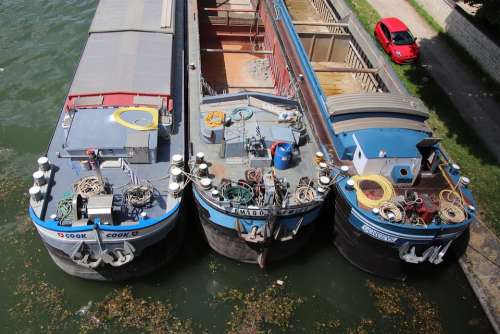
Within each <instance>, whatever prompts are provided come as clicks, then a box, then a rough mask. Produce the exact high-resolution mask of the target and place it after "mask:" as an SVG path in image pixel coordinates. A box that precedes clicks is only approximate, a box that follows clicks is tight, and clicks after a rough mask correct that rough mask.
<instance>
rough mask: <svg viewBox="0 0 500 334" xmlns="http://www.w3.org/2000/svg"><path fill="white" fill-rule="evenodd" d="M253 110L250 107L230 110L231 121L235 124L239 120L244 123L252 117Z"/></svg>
mask: <svg viewBox="0 0 500 334" xmlns="http://www.w3.org/2000/svg"><path fill="white" fill-rule="evenodd" d="M254 110H255V109H254V108H252V107H250V106H245V107H237V108H234V109H233V110H231V119H232V120H233V121H236V122H237V121H241V120H244V121H246V120H248V119H250V118H251V117H252V116H253V113H254Z"/></svg>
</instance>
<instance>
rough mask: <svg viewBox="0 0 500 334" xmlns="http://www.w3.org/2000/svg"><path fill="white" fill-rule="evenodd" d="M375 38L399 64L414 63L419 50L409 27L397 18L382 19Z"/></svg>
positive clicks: (378, 24)
mask: <svg viewBox="0 0 500 334" xmlns="http://www.w3.org/2000/svg"><path fill="white" fill-rule="evenodd" d="M374 35H375V38H376V39H377V40H378V41H379V42H380V44H381V45H382V47H383V48H384V50H385V52H387V53H388V54H389V56H390V57H391V59H392V60H393V61H394V62H395V63H397V64H408V63H413V62H415V61H416V60H417V59H418V55H419V48H418V45H417V43H416V42H415V41H416V39H415V37H413V35H412V34H411V32H410V30H409V29H408V27H407V26H406V25H405V24H404V23H403V22H401V20H399V19H397V18H395V17H388V18H384V19H381V20H380V21H378V22H377V24H376V25H375V31H374Z"/></svg>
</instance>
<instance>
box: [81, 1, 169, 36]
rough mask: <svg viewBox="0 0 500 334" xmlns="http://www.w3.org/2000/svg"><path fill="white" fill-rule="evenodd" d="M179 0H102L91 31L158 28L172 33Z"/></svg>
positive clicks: (160, 30) (152, 29) (157, 29)
mask: <svg viewBox="0 0 500 334" xmlns="http://www.w3.org/2000/svg"><path fill="white" fill-rule="evenodd" d="M174 1H175V0H100V1H99V5H98V7H97V10H96V13H95V16H94V20H93V21H92V25H91V27H90V33H96V32H110V31H131V30H134V31H156V32H166V33H172V32H173V27H174V16H173V12H174V9H175V8H174V7H175V6H174Z"/></svg>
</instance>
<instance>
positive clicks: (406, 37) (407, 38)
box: [392, 31, 415, 45]
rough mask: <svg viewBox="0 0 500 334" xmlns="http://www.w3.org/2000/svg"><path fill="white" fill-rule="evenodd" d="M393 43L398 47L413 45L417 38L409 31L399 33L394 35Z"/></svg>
mask: <svg viewBox="0 0 500 334" xmlns="http://www.w3.org/2000/svg"><path fill="white" fill-rule="evenodd" d="M392 41H393V42H394V44H396V45H406V44H413V42H415V38H414V37H413V35H412V34H411V33H410V32H409V31H397V32H393V33H392Z"/></svg>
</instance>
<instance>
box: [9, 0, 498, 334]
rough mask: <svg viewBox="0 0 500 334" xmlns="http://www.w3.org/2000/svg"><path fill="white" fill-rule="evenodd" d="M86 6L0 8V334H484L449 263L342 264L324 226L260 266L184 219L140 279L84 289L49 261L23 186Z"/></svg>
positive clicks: (90, 0) (54, 1)
mask: <svg viewBox="0 0 500 334" xmlns="http://www.w3.org/2000/svg"><path fill="white" fill-rule="evenodd" d="M95 4H96V3H95V1H94V0H80V1H74V0H72V1H69V0H39V1H27V0H2V1H1V2H0V24H1V28H0V212H1V215H0V232H1V233H2V235H3V238H2V242H1V243H0V280H1V281H0V330H1V332H2V333H17V332H21V333H38V332H56V333H57V332H68V331H72V332H88V331H90V332H101V331H102V330H106V331H108V332H144V331H146V332H148V331H149V332H161V331H170V332H183V331H185V332H196V333H225V332H245V333H255V332H259V331H263V332H268V331H269V332H273V333H274V332H276V333H282V332H290V333H328V332H336V333H387V332H391V333H392V332H394V333H440V332H445V333H492V329H491V327H490V325H489V323H488V320H487V318H486V316H485V315H484V313H483V311H482V309H481V307H480V305H479V303H478V301H477V299H476V298H475V296H474V294H473V292H472V290H471V288H470V287H469V285H468V283H467V280H466V278H465V277H464V275H463V273H462V272H461V270H460V268H459V267H458V265H457V264H456V263H450V264H448V265H444V266H441V267H440V268H437V269H434V270H431V271H429V272H425V273H421V274H418V275H416V276H414V277H412V278H411V279H410V280H409V281H408V282H406V283H399V282H391V281H385V280H381V279H377V278H375V277H372V276H370V275H368V274H365V273H363V272H361V271H359V270H357V269H355V268H353V267H352V266H350V265H349V264H348V263H347V262H346V261H345V260H344V259H343V258H342V257H341V256H340V254H339V253H338V252H337V251H336V249H335V248H334V247H333V245H332V243H331V239H330V234H329V233H328V227H327V226H326V224H324V226H322V227H321V228H320V230H319V232H318V233H317V234H316V235H315V236H314V239H313V241H312V242H311V243H310V244H309V245H308V246H307V247H306V249H305V250H304V251H303V252H301V253H300V254H298V255H297V256H295V257H294V258H293V259H290V260H289V261H285V262H283V263H280V264H278V265H276V266H273V267H272V268H269V269H268V270H265V271H262V270H259V269H258V268H257V267H256V266H252V265H244V264H239V263H236V262H233V261H230V260H227V259H224V258H222V257H220V256H217V255H216V254H214V253H213V252H212V251H210V249H209V248H208V247H207V246H206V245H205V243H204V241H203V240H202V239H201V237H200V235H199V231H198V229H197V227H196V225H195V223H194V222H196V219H194V218H195V217H191V218H193V219H189V222H190V223H191V225H192V226H190V233H189V236H188V238H187V240H186V243H185V246H184V247H183V249H182V251H181V252H180V254H179V255H178V256H177V257H176V259H175V260H174V261H173V263H171V264H170V265H168V266H167V267H165V268H163V269H162V270H160V271H159V272H156V273H154V274H152V275H150V276H148V277H146V278H143V279H141V280H137V281H132V282H126V283H123V284H110V283H99V282H90V281H84V280H81V279H77V278H73V277H70V276H68V275H66V274H64V273H63V272H62V271H60V270H59V269H58V268H57V267H56V266H55V265H54V264H53V263H52V261H51V260H50V258H49V256H48V254H47V252H46V250H45V249H44V247H43V245H42V244H41V242H40V240H39V238H38V236H37V235H36V232H35V231H34V228H33V227H32V226H31V223H30V221H29V219H28V218H27V214H26V213H27V196H26V193H27V190H28V188H29V186H30V183H31V173H32V172H33V170H34V168H36V159H37V157H39V156H40V155H42V154H43V152H44V151H45V149H46V147H47V143H48V142H49V140H50V136H51V133H52V129H53V126H54V123H55V121H56V118H57V115H58V113H59V108H60V106H61V104H62V102H63V99H64V97H65V94H66V92H67V89H68V86H69V84H70V81H71V77H72V74H73V71H74V68H75V66H76V64H77V62H78V58H79V55H80V52H81V50H82V48H83V45H84V43H85V39H86V32H87V30H88V27H89V24H90V21H91V19H92V16H93V13H94V10H95Z"/></svg>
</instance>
